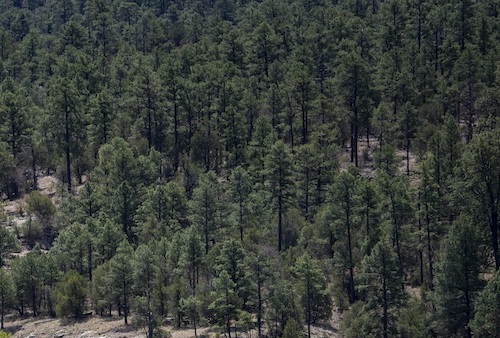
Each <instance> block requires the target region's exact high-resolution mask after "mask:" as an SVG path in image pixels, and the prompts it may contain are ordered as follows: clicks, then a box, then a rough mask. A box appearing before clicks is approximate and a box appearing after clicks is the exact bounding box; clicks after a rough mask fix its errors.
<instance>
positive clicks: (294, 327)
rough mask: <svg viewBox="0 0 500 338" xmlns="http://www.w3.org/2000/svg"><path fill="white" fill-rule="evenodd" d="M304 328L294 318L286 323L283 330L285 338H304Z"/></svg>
mask: <svg viewBox="0 0 500 338" xmlns="http://www.w3.org/2000/svg"><path fill="white" fill-rule="evenodd" d="M304 336H305V334H304V328H303V327H302V325H300V324H299V323H297V322H296V321H295V320H294V319H293V318H291V319H289V320H288V321H287V322H286V325H285V329H284V330H283V335H282V337H283V338H303V337H304Z"/></svg>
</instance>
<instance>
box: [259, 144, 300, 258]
mask: <svg viewBox="0 0 500 338" xmlns="http://www.w3.org/2000/svg"><path fill="white" fill-rule="evenodd" d="M266 169H267V173H268V176H269V183H270V188H271V192H272V199H273V207H274V209H275V210H276V211H277V213H278V251H281V249H282V243H283V215H284V213H285V212H286V210H287V209H288V207H289V205H290V203H291V202H292V198H293V196H294V188H295V184H294V181H293V179H292V172H293V171H292V170H293V163H292V158H291V156H290V153H289V150H288V148H287V146H285V144H284V143H283V141H281V140H279V141H276V142H275V143H274V145H273V146H272V147H271V151H270V153H269V155H268V156H267V157H266Z"/></svg>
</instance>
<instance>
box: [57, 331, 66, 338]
mask: <svg viewBox="0 0 500 338" xmlns="http://www.w3.org/2000/svg"><path fill="white" fill-rule="evenodd" d="M67 335H68V332H67V331H66V330H59V331H57V332H55V333H54V338H62V337H64V336H67Z"/></svg>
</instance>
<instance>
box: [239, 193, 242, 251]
mask: <svg viewBox="0 0 500 338" xmlns="http://www.w3.org/2000/svg"><path fill="white" fill-rule="evenodd" d="M242 199H243V198H242V196H241V194H240V203H239V206H240V210H239V213H240V240H241V241H242V242H243V201H242Z"/></svg>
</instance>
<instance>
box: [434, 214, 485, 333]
mask: <svg viewBox="0 0 500 338" xmlns="http://www.w3.org/2000/svg"><path fill="white" fill-rule="evenodd" d="M479 230H480V229H479V228H478V227H477V226H475V224H474V223H473V221H472V219H471V218H470V217H466V216H462V217H460V218H458V219H457V220H456V221H455V222H454V223H453V225H452V228H451V229H450V233H449V234H448V236H447V237H446V239H445V240H444V242H443V244H442V247H441V262H440V264H439V265H438V269H437V272H436V283H435V284H436V285H435V303H436V317H435V325H436V330H437V331H438V333H440V334H443V335H447V336H452V335H459V336H462V337H472V330H471V327H470V323H471V321H472V319H473V317H474V305H475V301H476V298H477V296H478V294H479V292H480V291H481V289H482V288H483V285H484V283H483V281H482V280H481V279H480V276H479V274H480V272H481V266H482V263H483V262H484V257H485V256H484V254H483V251H482V248H481V234H480V231H479Z"/></svg>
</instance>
